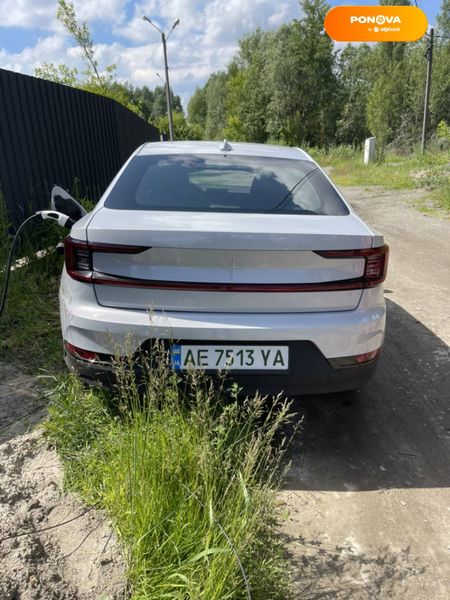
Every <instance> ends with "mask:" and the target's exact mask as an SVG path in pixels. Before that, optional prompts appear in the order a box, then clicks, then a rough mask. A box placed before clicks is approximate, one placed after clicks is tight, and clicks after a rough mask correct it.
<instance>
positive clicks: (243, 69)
mask: <svg viewBox="0 0 450 600" xmlns="http://www.w3.org/2000/svg"><path fill="white" fill-rule="evenodd" d="M272 38H273V36H272V34H271V33H267V32H263V31H262V30H261V29H257V30H256V31H255V32H254V33H252V34H249V35H247V36H245V37H244V38H242V39H241V40H240V42H239V50H238V53H237V55H236V57H235V58H234V60H233V61H232V62H231V64H230V65H229V67H228V85H227V93H226V102H225V104H226V109H227V125H226V128H225V131H224V134H225V137H227V138H230V139H236V140H242V141H249V142H265V141H266V139H267V128H266V118H267V104H268V103H269V102H270V98H271V96H270V89H269V86H268V82H267V64H268V62H269V57H270V52H271V49H272Z"/></svg>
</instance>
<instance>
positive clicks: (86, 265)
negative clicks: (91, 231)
mask: <svg viewBox="0 0 450 600" xmlns="http://www.w3.org/2000/svg"><path fill="white" fill-rule="evenodd" d="M149 248H150V246H127V245H121V244H104V243H95V244H91V243H89V242H84V241H82V240H75V239H73V238H71V237H70V236H69V237H66V239H65V240H64V256H65V263H66V270H67V273H68V274H69V275H70V277H72V278H73V279H76V280H78V281H88V282H91V283H93V280H94V268H93V264H92V254H93V252H107V253H109V254H139V253H140V252H144V251H145V250H148V249H149Z"/></svg>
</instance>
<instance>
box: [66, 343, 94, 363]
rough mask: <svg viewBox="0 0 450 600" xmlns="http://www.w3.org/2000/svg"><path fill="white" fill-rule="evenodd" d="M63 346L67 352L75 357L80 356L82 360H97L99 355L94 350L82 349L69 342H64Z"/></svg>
mask: <svg viewBox="0 0 450 600" xmlns="http://www.w3.org/2000/svg"><path fill="white" fill-rule="evenodd" d="M64 348H65V349H66V350H67V352H68V353H69V354H71V355H72V356H75V358H82V359H83V360H90V361H97V360H99V355H98V354H97V353H96V352H91V351H90V350H84V349H83V348H78V346H74V345H73V344H71V343H70V342H67V341H65V342H64Z"/></svg>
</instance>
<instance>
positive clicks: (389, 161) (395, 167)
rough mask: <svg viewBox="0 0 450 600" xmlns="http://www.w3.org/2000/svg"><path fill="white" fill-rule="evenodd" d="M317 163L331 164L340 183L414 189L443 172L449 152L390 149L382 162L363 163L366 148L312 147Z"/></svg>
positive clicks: (337, 182) (336, 180)
mask: <svg viewBox="0 0 450 600" xmlns="http://www.w3.org/2000/svg"><path fill="white" fill-rule="evenodd" d="M309 152H310V154H311V155H312V156H313V158H314V159H315V160H317V162H318V163H319V164H320V165H321V166H324V167H331V171H330V176H331V178H332V179H333V181H334V182H335V183H336V184H337V185H342V186H372V185H379V186H383V187H385V188H387V189H395V190H397V189H413V188H417V187H421V186H423V181H424V180H426V179H427V178H428V179H430V177H429V176H431V175H432V174H433V173H442V172H443V171H444V170H445V169H446V165H448V163H449V162H450V157H449V154H448V152H443V151H430V152H427V153H426V154H424V155H422V154H420V153H416V154H409V155H404V154H399V153H397V152H395V151H389V152H387V153H386V156H385V158H384V160H383V161H382V162H379V163H372V164H370V165H364V151H363V149H362V148H354V147H352V146H336V147H332V148H329V149H326V150H325V149H316V148H312V149H310V150H309ZM433 189H434V188H433Z"/></svg>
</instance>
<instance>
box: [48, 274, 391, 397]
mask: <svg viewBox="0 0 450 600" xmlns="http://www.w3.org/2000/svg"><path fill="white" fill-rule="evenodd" d="M60 310H61V326H62V334H63V338H64V339H65V340H67V341H68V342H70V343H71V344H73V345H74V346H77V347H79V348H84V349H87V350H90V351H92V352H96V353H99V354H110V355H133V354H134V353H135V352H137V351H138V350H139V348H141V347H142V346H143V345H144V344H145V343H146V342H148V340H154V339H161V340H180V341H187V340H190V341H195V342H198V343H201V342H210V343H221V342H222V343H230V342H233V341H234V342H240V343H254V344H255V343H256V344H258V343H261V344H264V343H280V342H283V343H288V344H289V346H290V348H291V357H292V361H291V364H290V369H289V372H288V373H283V374H279V373H272V374H264V373H258V374H256V373H251V374H244V373H239V374H238V375H236V377H234V375H233V379H235V380H236V381H238V383H239V384H240V385H241V386H243V387H244V390H245V391H248V393H250V392H252V391H255V390H256V389H259V391H260V392H262V393H279V392H280V391H284V392H285V393H287V394H309V393H326V392H334V391H344V390H349V389H354V388H358V387H360V386H361V385H363V383H364V382H365V381H367V379H369V378H370V376H371V375H372V374H373V372H374V370H375V367H376V361H373V362H371V363H366V364H363V365H359V366H357V367H347V368H342V369H333V367H332V366H331V364H330V362H329V359H333V358H341V357H348V356H356V355H360V354H364V353H369V352H372V351H374V350H377V349H378V348H381V346H382V345H383V339H384V330H385V319H386V309H385V303H384V297H383V290H382V288H381V287H378V288H373V289H371V290H365V291H364V294H363V295H362V299H361V302H360V304H359V306H358V308H357V309H356V310H351V311H340V312H321V313H279V314H278V313H270V314H261V313H252V314H248V313H247V314H242V313H199V312H197V313H193V312H191V313H187V312H170V313H162V312H155V313H151V312H147V311H141V310H130V309H117V308H107V307H102V306H100V305H99V304H98V303H97V299H96V297H95V293H94V290H93V288H92V286H91V285H89V284H86V283H81V282H76V281H74V280H68V277H67V275H65V274H63V278H62V283H61V289H60ZM66 362H67V363H68V365H69V367H70V368H71V369H72V370H73V371H76V372H77V373H78V374H79V375H80V376H81V377H83V378H85V379H92V378H93V377H92V376H93V375H94V379H96V380H99V381H101V382H103V383H106V384H108V382H109V381H110V380H111V376H110V373H109V369H108V367H107V365H96V364H93V363H89V362H88V361H83V360H79V359H77V358H74V357H73V356H70V355H67V356H66Z"/></svg>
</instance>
